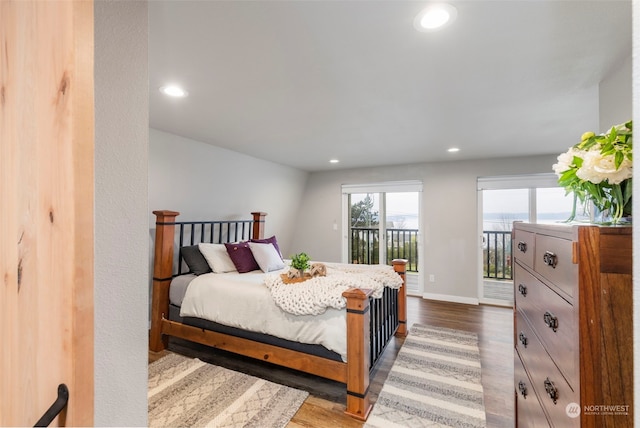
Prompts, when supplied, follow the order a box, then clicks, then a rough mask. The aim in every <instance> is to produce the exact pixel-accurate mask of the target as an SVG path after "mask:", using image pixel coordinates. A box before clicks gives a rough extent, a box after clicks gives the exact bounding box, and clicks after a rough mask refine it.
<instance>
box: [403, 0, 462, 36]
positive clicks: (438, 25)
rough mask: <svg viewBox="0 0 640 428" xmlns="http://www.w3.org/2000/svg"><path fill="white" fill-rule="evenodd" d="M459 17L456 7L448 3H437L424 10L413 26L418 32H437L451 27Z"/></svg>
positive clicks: (417, 16)
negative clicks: (448, 26)
mask: <svg viewBox="0 0 640 428" xmlns="http://www.w3.org/2000/svg"><path fill="white" fill-rule="evenodd" d="M457 16H458V11H457V10H456V8H455V7H453V6H451V5H450V4H447V3H435V4H431V5H429V6H427V7H426V8H424V9H422V11H421V12H420V13H419V14H418V15H416V17H415V19H414V20H413V26H414V27H415V28H416V30H418V31H422V32H427V31H436V30H440V29H442V28H444V27H446V26H447V25H451V24H452V23H453V21H455V19H456V17H457Z"/></svg>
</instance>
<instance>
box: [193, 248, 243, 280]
mask: <svg viewBox="0 0 640 428" xmlns="http://www.w3.org/2000/svg"><path fill="white" fill-rule="evenodd" d="M198 249H199V250H200V252H201V253H202V255H203V256H204V258H205V259H207V263H208V264H209V267H211V270H212V271H213V272H214V273H225V272H234V271H236V270H237V269H236V266H235V265H234V264H233V261H232V260H231V257H229V253H227V247H225V246H224V244H205V243H202V242H200V243H199V244H198Z"/></svg>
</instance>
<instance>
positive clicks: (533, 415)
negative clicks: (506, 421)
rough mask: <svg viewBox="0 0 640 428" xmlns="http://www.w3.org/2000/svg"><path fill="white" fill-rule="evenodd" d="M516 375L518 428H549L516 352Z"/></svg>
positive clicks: (514, 365)
mask: <svg viewBox="0 0 640 428" xmlns="http://www.w3.org/2000/svg"><path fill="white" fill-rule="evenodd" d="M513 354H514V357H515V359H514V363H513V367H514V375H515V379H514V380H515V388H516V403H515V404H516V405H515V408H516V421H517V427H518V428H529V427H532V428H549V427H550V425H549V422H547V417H546V416H545V414H544V411H543V410H542V405H541V404H540V402H539V401H538V397H537V395H536V392H535V390H534V388H533V385H532V384H531V380H530V379H529V376H527V373H526V371H525V370H524V367H523V366H522V362H521V361H520V358H519V356H518V353H517V352H514V353H513Z"/></svg>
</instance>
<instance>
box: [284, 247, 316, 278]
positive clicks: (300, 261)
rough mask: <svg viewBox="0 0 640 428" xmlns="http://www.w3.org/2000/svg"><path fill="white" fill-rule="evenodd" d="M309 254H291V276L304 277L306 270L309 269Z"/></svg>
mask: <svg viewBox="0 0 640 428" xmlns="http://www.w3.org/2000/svg"><path fill="white" fill-rule="evenodd" d="M309 260H310V258H309V256H308V255H307V254H306V253H299V254H294V255H293V256H291V269H289V278H303V277H304V271H306V270H307V269H309V268H310V267H311V265H310V264H309Z"/></svg>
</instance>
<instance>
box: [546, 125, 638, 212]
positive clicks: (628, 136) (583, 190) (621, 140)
mask: <svg viewBox="0 0 640 428" xmlns="http://www.w3.org/2000/svg"><path fill="white" fill-rule="evenodd" d="M632 131H633V122H632V121H629V122H627V123H624V124H620V125H616V126H614V127H612V128H611V129H610V130H609V131H608V132H607V133H604V134H601V135H595V134H594V133H593V132H585V133H584V134H582V138H581V139H580V142H579V143H578V144H576V145H574V146H573V147H570V148H569V150H568V151H567V152H566V153H563V154H561V155H560V156H558V163H556V164H554V165H553V170H554V172H555V173H556V174H557V175H558V184H560V185H561V186H562V187H564V188H565V189H566V191H567V194H569V193H573V195H574V204H573V213H572V215H571V218H569V221H571V220H573V219H574V217H575V209H576V202H577V200H580V201H581V202H582V203H583V204H584V203H586V202H592V203H593V205H594V206H595V207H596V208H597V209H598V210H599V211H600V212H601V213H608V214H609V215H610V216H611V221H612V223H614V224H617V223H619V222H620V220H621V219H622V218H623V217H627V216H630V215H631V193H632V183H633V138H632Z"/></svg>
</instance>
